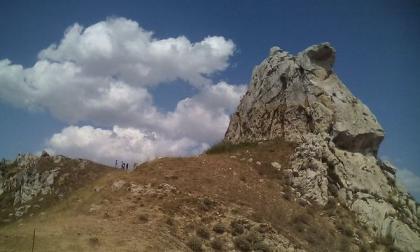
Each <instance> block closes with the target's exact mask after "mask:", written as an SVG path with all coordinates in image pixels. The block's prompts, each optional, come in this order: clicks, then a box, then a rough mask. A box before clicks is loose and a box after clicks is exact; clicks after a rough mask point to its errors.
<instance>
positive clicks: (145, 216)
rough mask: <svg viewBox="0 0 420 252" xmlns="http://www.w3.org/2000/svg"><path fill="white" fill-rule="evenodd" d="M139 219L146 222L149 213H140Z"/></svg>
mask: <svg viewBox="0 0 420 252" xmlns="http://www.w3.org/2000/svg"><path fill="white" fill-rule="evenodd" d="M137 219H138V221H139V222H140V223H146V222H148V221H149V216H148V215H147V214H139V216H138V217H137Z"/></svg>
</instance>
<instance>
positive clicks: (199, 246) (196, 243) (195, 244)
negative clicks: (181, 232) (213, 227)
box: [187, 236, 203, 252]
mask: <svg viewBox="0 0 420 252" xmlns="http://www.w3.org/2000/svg"><path fill="white" fill-rule="evenodd" d="M187 246H188V247H189V248H190V249H191V250H192V251H194V252H201V251H203V241H202V240H201V239H200V238H198V237H196V236H193V237H191V239H190V240H189V241H188V242H187Z"/></svg>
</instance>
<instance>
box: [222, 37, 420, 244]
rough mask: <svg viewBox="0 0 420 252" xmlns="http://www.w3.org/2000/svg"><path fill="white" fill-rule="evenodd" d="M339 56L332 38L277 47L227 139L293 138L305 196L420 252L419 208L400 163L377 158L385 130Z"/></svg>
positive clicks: (293, 172)
mask: <svg viewBox="0 0 420 252" xmlns="http://www.w3.org/2000/svg"><path fill="white" fill-rule="evenodd" d="M334 61H335V49H334V48H333V47H332V46H331V45H330V44H329V43H322V44H319V45H314V46H311V47H309V48H307V49H305V50H304V51H302V52H300V53H299V54H298V55H297V56H294V55H291V54H290V53H288V52H286V51H284V50H282V49H280V48H278V47H273V48H272V49H271V50H270V54H269V56H268V58H266V59H265V60H263V62H262V63H261V64H260V65H258V66H257V67H255V69H254V70H253V74H252V79H251V82H250V84H249V87H248V91H247V92H246V94H245V95H244V97H243V98H242V100H241V102H240V105H239V106H238V109H237V111H236V113H234V114H233V115H232V117H231V121H230V124H229V128H228V130H227V132H226V135H225V142H230V143H233V144H238V143H247V142H264V141H268V140H273V139H282V140H285V141H288V142H290V143H293V144H294V145H295V146H296V147H295V148H294V151H293V153H292V154H291V156H290V158H289V161H290V167H289V169H287V170H285V171H284V172H285V174H286V176H287V177H288V178H289V180H290V184H291V186H292V187H293V188H295V189H296V190H297V192H299V195H300V197H301V198H303V199H306V200H308V201H311V202H316V203H318V204H319V205H321V206H325V205H327V204H328V203H329V202H331V201H334V200H336V199H338V204H341V205H343V206H345V207H346V208H348V209H349V210H351V211H352V212H354V213H355V215H356V219H357V220H358V222H359V223H360V225H362V226H365V227H366V228H367V229H368V230H369V232H370V233H371V234H372V235H373V236H374V237H377V238H378V239H382V240H388V242H389V243H390V244H391V245H392V247H393V248H394V249H397V250H401V251H420V235H419V234H420V222H419V218H420V208H419V206H418V205H417V204H416V202H415V200H414V199H413V198H412V197H411V196H410V195H409V194H408V193H406V192H405V191H404V190H402V189H400V188H398V186H396V183H395V172H396V168H395V167H393V166H392V165H391V164H390V163H388V162H383V161H381V160H380V159H379V158H378V157H377V152H378V149H379V146H380V143H381V141H382V140H383V138H384V130H383V129H382V127H381V125H380V124H379V122H378V121H377V119H376V118H375V116H374V115H373V114H372V112H371V111H370V110H369V108H368V107H367V106H366V105H364V104H363V103H362V102H361V101H360V100H359V99H357V98H356V97H355V96H353V94H352V93H351V92H350V90H349V89H348V88H347V87H346V86H345V85H344V84H343V83H342V82H341V81H340V79H339V78H338V76H337V75H336V74H335V73H334V71H333V65H334Z"/></svg>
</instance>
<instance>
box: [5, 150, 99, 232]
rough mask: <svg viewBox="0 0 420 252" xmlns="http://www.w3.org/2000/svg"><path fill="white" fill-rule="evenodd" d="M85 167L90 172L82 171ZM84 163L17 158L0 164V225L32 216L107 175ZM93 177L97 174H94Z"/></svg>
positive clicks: (27, 156) (46, 157) (58, 158)
mask: <svg viewBox="0 0 420 252" xmlns="http://www.w3.org/2000/svg"><path fill="white" fill-rule="evenodd" d="M87 164H89V165H90V166H91V167H92V169H90V171H89V172H87V171H84V170H85V169H84V168H85V166H86V165H87ZM99 167H100V165H96V164H94V163H92V162H89V161H87V160H81V159H79V160H74V159H70V158H67V157H64V156H50V155H49V154H48V153H46V152H43V153H42V155H41V156H40V157H39V156H35V155H32V154H24V155H18V157H17V158H16V160H14V161H13V162H6V161H5V160H4V161H3V162H2V163H1V164H0V225H1V223H2V222H3V223H7V222H10V221H12V220H14V219H17V218H20V217H22V216H23V215H24V214H26V213H28V212H34V211H36V209H39V208H40V207H41V206H42V205H44V204H46V205H47V204H48V202H49V201H51V200H54V199H61V198H63V197H64V196H65V195H66V194H67V193H68V192H70V191H71V190H73V189H75V188H77V187H78V186H79V185H81V184H83V182H84V181H89V180H92V179H94V178H95V177H97V176H99V174H101V173H104V172H106V171H107V169H106V168H100V169H98V168H99ZM95 173H97V174H95ZM82 175H83V176H82Z"/></svg>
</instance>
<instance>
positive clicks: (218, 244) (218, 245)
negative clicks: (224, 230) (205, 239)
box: [210, 238, 225, 251]
mask: <svg viewBox="0 0 420 252" xmlns="http://www.w3.org/2000/svg"><path fill="white" fill-rule="evenodd" d="M210 245H211V247H212V248H213V249H214V250H216V251H221V250H223V249H224V247H225V244H224V242H223V240H222V239H220V238H215V239H214V240H213V241H212V242H211V243H210Z"/></svg>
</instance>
